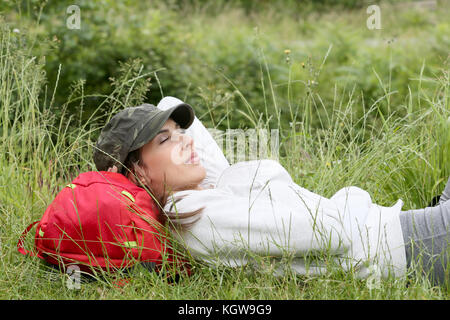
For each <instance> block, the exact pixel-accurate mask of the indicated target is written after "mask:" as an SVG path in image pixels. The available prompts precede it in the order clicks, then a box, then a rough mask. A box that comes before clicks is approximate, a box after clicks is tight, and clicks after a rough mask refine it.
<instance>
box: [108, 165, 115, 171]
mask: <svg viewBox="0 0 450 320" xmlns="http://www.w3.org/2000/svg"><path fill="white" fill-rule="evenodd" d="M108 172H114V173H117V167H116V166H112V167H110V168H108Z"/></svg>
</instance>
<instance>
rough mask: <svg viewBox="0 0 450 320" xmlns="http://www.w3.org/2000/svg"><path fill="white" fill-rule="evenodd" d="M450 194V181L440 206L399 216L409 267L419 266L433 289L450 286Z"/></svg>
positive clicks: (403, 213) (410, 211)
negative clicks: (434, 287)
mask: <svg viewBox="0 0 450 320" xmlns="http://www.w3.org/2000/svg"><path fill="white" fill-rule="evenodd" d="M449 192H450V179H449V180H448V182H447V185H446V187H445V190H444V192H443V194H442V196H443V197H444V198H442V197H441V201H440V202H439V204H438V205H437V206H435V207H427V208H424V209H415V210H408V211H402V212H401V213H400V223H401V226H402V232H403V239H404V241H405V250H406V260H407V266H408V268H409V267H411V266H412V265H417V267H418V268H417V269H418V270H422V272H423V273H424V274H426V275H427V276H428V277H429V278H430V280H431V282H432V283H433V284H434V285H442V284H446V285H448V284H449V272H450V270H449V259H450V201H447V200H448V199H449Z"/></svg>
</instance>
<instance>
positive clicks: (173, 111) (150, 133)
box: [130, 103, 195, 152]
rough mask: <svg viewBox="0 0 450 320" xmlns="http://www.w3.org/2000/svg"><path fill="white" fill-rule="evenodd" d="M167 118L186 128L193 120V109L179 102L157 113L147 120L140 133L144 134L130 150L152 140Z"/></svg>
mask: <svg viewBox="0 0 450 320" xmlns="http://www.w3.org/2000/svg"><path fill="white" fill-rule="evenodd" d="M169 118H172V119H173V121H175V122H176V123H178V124H179V125H180V127H181V128H183V129H187V128H189V127H190V126H191V124H192V122H194V119H195V113H194V109H193V108H192V107H191V106H190V105H188V104H187V103H180V104H179V105H176V106H174V107H172V108H170V109H167V110H166V111H162V112H161V113H158V114H157V115H156V116H155V117H153V119H151V120H150V121H149V123H148V125H147V126H146V128H145V129H144V130H143V132H142V133H141V134H143V135H146V136H145V137H142V138H141V139H138V140H139V141H140V143H138V144H136V145H132V146H131V149H130V152H131V151H134V150H136V149H139V148H140V147H142V146H143V145H144V144H146V143H148V142H149V141H150V140H152V139H153V138H154V137H155V136H156V135H157V134H158V132H159V130H161V128H162V127H163V126H164V124H165V123H166V121H167V120H168V119H169Z"/></svg>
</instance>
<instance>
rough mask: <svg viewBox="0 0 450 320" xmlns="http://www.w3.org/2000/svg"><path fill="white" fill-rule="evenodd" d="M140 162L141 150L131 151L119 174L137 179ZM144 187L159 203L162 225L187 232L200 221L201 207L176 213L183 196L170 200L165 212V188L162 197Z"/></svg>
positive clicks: (166, 197) (149, 187) (148, 187)
mask: <svg viewBox="0 0 450 320" xmlns="http://www.w3.org/2000/svg"><path fill="white" fill-rule="evenodd" d="M141 162H142V159H141V150H140V149H137V150H134V151H131V152H130V153H129V154H128V155H127V157H126V159H125V161H124V163H123V167H122V169H121V172H120V173H121V174H123V175H124V176H125V177H127V178H128V177H129V175H130V174H132V175H134V176H135V178H137V177H136V173H135V166H141V167H142V164H141ZM136 180H137V181H138V179H136ZM138 183H139V182H138ZM141 184H142V183H141ZM141 186H142V185H141ZM145 187H146V188H147V189H148V191H150V192H151V196H152V198H153V199H156V200H157V202H159V204H158V203H157V206H158V210H159V216H160V219H159V220H160V222H161V223H162V224H165V223H167V222H168V223H169V226H170V227H171V228H174V229H179V230H188V229H189V228H191V227H192V226H193V225H194V224H195V223H196V222H197V221H198V220H199V219H200V214H201V213H202V211H203V209H204V207H201V208H199V209H197V210H194V211H191V212H184V213H181V212H178V210H176V203H177V202H179V201H180V200H181V199H183V198H184V196H178V197H173V198H172V201H173V202H172V204H171V206H170V209H169V210H168V211H165V210H164V207H165V206H166V204H167V200H168V198H169V195H166V192H165V186H164V192H163V194H162V195H156V194H155V192H153V190H152V189H151V186H147V185H146V186H145ZM174 206H175V212H174V211H172V210H173V209H174Z"/></svg>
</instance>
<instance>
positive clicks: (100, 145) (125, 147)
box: [93, 103, 194, 172]
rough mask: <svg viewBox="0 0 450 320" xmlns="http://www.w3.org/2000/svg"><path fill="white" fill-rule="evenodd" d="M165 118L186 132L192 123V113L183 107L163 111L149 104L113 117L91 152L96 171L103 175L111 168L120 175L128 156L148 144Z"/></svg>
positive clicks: (190, 108)
mask: <svg viewBox="0 0 450 320" xmlns="http://www.w3.org/2000/svg"><path fill="white" fill-rule="evenodd" d="M169 118H172V119H173V120H174V121H175V122H176V123H178V124H179V125H180V127H181V128H184V129H186V128H188V127H189V126H190V125H191V124H192V122H193V121H194V109H193V108H192V107H191V106H190V105H188V104H186V103H180V104H178V105H176V106H174V107H172V108H169V109H167V110H165V111H163V110H161V109H159V108H157V107H155V106H154V105H152V104H142V105H140V106H137V107H129V108H126V109H124V110H122V111H120V112H119V113H117V114H116V115H114V116H113V117H112V118H111V120H110V121H109V122H108V123H107V124H106V126H105V127H104V128H103V129H102V132H101V133H100V137H99V138H98V140H97V144H96V146H95V148H94V154H93V158H94V163H95V166H96V167H97V170H98V171H106V170H108V168H110V167H112V166H113V165H115V166H116V167H117V169H118V170H119V172H120V170H121V168H122V164H123V162H124V161H125V159H126V158H127V156H128V154H129V153H130V152H131V151H134V150H137V149H139V148H140V147H142V146H143V145H145V144H146V143H147V142H149V141H150V140H152V139H153V138H154V137H155V136H156V134H157V133H158V131H159V130H160V129H161V128H162V126H163V125H164V123H165V122H166V121H167V119H169Z"/></svg>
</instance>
